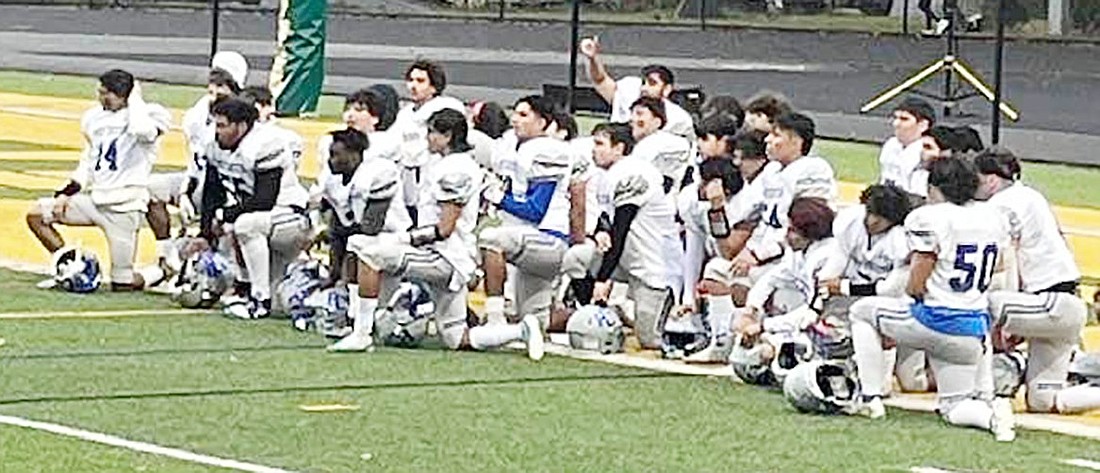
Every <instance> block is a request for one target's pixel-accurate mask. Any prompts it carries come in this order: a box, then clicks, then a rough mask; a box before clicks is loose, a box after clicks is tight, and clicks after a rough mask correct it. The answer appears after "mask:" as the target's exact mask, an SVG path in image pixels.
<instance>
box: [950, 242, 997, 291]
mask: <svg viewBox="0 0 1100 473" xmlns="http://www.w3.org/2000/svg"><path fill="white" fill-rule="evenodd" d="M971 260H973V262H972V261H971ZM955 269H957V270H959V271H962V272H963V274H962V275H961V276H956V277H953V278H951V281H949V282H950V284H951V289H954V290H955V291H956V292H966V291H969V290H970V288H972V287H974V277H975V273H977V278H978V290H979V291H982V292H985V291H986V290H987V289H989V282H990V280H992V279H993V272H994V271H995V270H996V269H997V245H996V244H995V243H990V244H988V245H986V246H985V248H982V250H981V255H978V245H974V244H961V245H959V246H956V247H955Z"/></svg>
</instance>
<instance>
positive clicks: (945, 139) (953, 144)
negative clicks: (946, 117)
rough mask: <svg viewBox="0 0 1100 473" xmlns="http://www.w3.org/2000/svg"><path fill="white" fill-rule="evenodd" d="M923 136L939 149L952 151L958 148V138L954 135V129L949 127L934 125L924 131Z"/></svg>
mask: <svg viewBox="0 0 1100 473" xmlns="http://www.w3.org/2000/svg"><path fill="white" fill-rule="evenodd" d="M923 135H924V136H927V137H929V138H932V140H933V141H935V142H936V145H937V146H939V147H940V149H949V150H954V149H956V148H957V147H958V146H959V144H958V140H959V136H958V134H957V133H955V129H954V128H951V127H949V126H944V125H936V126H933V127H930V128H928V129H927V130H924V133H923Z"/></svg>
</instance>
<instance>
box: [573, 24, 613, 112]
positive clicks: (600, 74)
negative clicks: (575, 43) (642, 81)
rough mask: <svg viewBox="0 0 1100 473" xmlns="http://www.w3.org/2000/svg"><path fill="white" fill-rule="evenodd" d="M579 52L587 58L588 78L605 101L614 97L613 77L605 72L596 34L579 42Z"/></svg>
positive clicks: (609, 101) (609, 100)
mask: <svg viewBox="0 0 1100 473" xmlns="http://www.w3.org/2000/svg"><path fill="white" fill-rule="evenodd" d="M580 51H581V54H584V56H585V57H587V58H588V67H587V70H588V79H589V80H591V81H592V85H593V86H594V87H595V88H596V93H598V94H600V97H603V99H604V100H606V101H607V103H611V101H612V100H614V99H615V90H616V89H617V88H618V86H617V85H616V84H615V78H614V77H611V74H609V73H608V72H607V68H606V67H605V66H604V64H603V61H602V60H601V59H600V39H599V37H598V36H594V37H591V38H585V39H584V40H582V41H581V44H580Z"/></svg>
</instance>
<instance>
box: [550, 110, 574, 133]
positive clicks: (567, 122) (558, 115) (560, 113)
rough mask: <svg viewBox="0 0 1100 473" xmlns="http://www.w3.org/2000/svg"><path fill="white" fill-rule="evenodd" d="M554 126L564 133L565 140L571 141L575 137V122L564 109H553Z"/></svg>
mask: <svg viewBox="0 0 1100 473" xmlns="http://www.w3.org/2000/svg"><path fill="white" fill-rule="evenodd" d="M554 124H555V125H557V127H558V129H559V130H563V131H565V139H566V140H572V139H573V138H576V137H577V120H575V119H573V115H570V114H569V111H567V110H566V109H565V107H554Z"/></svg>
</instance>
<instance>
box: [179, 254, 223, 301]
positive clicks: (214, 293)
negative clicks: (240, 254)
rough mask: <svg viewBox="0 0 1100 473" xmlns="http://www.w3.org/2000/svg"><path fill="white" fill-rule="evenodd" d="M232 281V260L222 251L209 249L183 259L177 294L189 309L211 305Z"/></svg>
mask: <svg viewBox="0 0 1100 473" xmlns="http://www.w3.org/2000/svg"><path fill="white" fill-rule="evenodd" d="M232 285H233V264H232V263H231V262H230V261H229V259H227V258H226V257H225V256H223V255H222V254H221V253H218V252H216V251H214V250H212V249H207V250H204V251H200V252H198V253H196V254H194V255H193V256H191V257H190V258H187V260H185V261H184V262H183V268H181V269H180V274H179V278H178V279H177V280H176V286H177V288H178V290H179V291H178V292H177V293H176V294H175V295H174V298H175V299H176V301H177V302H179V303H180V305H182V306H184V307H187V308H190V309H199V308H202V309H209V308H211V307H214V304H216V303H217V302H218V299H220V298H221V296H222V294H224V293H225V291H227V290H229V288H230V286H232Z"/></svg>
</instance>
